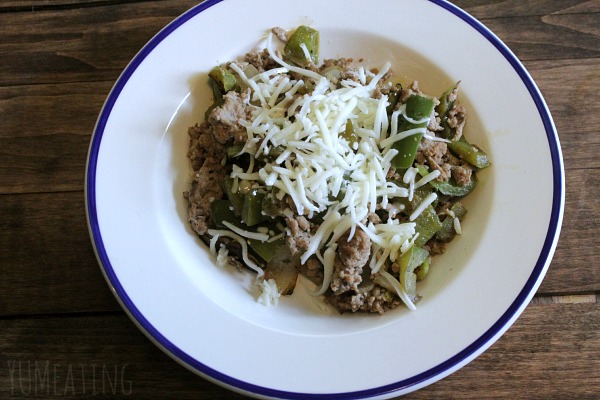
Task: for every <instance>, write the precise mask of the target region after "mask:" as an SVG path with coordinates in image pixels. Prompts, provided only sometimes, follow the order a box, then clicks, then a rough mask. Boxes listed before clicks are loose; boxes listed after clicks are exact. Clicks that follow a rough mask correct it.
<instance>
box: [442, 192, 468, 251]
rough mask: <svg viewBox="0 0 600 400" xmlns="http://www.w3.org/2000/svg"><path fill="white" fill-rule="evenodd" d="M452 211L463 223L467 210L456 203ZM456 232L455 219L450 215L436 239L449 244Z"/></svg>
mask: <svg viewBox="0 0 600 400" xmlns="http://www.w3.org/2000/svg"><path fill="white" fill-rule="evenodd" d="M450 210H451V211H452V212H453V213H454V216H455V217H456V218H458V220H459V221H462V220H463V218H464V217H465V215H466V214H467V209H466V208H465V207H464V206H463V205H462V204H460V203H458V202H457V203H455V204H454V205H453V206H452V208H450ZM455 235H456V231H455V230H454V218H452V217H451V216H450V215H448V216H447V217H446V218H445V219H444V221H443V222H442V227H441V228H440V230H439V231H438V232H437V233H436V234H435V238H436V239H437V240H439V241H441V242H446V243H447V242H449V241H451V240H452V239H454V236H455Z"/></svg>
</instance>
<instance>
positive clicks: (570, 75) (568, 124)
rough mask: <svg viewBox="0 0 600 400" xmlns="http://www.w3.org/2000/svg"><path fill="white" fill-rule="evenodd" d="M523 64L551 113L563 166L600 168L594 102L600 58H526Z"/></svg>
mask: <svg viewBox="0 0 600 400" xmlns="http://www.w3.org/2000/svg"><path fill="white" fill-rule="evenodd" d="M524 65H525V67H526V68H527V70H528V71H529V73H530V74H531V76H532V77H533V79H534V80H535V82H536V84H537V85H538V87H539V89H540V91H541V92H542V95H543V96H544V98H545V100H546V103H547V104H548V108H549V109H550V112H551V113H552V116H553V119H554V122H555V124H556V129H557V131H558V136H559V138H560V142H561V147H562V151H563V158H564V162H565V169H567V170H568V169H573V168H600V159H599V158H598V157H597V156H596V154H598V152H600V136H599V135H597V134H595V133H596V132H597V126H598V125H599V124H600V116H599V113H598V110H597V109H598V107H597V104H596V102H594V101H589V100H588V99H593V98H595V97H596V93H600V58H592V59H585V60H556V61H552V62H548V61H529V62H525V64H524Z"/></svg>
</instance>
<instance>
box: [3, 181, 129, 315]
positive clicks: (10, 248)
mask: <svg viewBox="0 0 600 400" xmlns="http://www.w3.org/2000/svg"><path fill="white" fill-rule="evenodd" d="M83 200H84V199H83V193H82V192H63V193H54V194H51V195H49V194H28V195H12V196H2V197H1V198H0V276H2V279H1V280H0V281H1V283H0V316H9V315H24V314H44V313H50V314H53V313H65V312H70V313H72V312H82V311H83V312H85V311H97V310H102V311H112V310H120V307H119V306H118V304H117V302H116V300H115V299H114V298H113V296H112V294H111V292H110V290H109V287H108V285H107V284H106V282H105V280H104V278H103V276H102V274H101V272H100V268H99V267H98V264H97V262H96V259H95V256H94V252H93V250H92V246H91V243H90V239H89V234H88V231H87V226H86V219H85V210H84V201H83Z"/></svg>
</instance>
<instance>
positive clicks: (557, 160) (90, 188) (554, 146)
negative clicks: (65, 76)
mask: <svg viewBox="0 0 600 400" xmlns="http://www.w3.org/2000/svg"><path fill="white" fill-rule="evenodd" d="M221 1H223V0H206V1H204V2H203V3H201V4H199V5H197V6H195V7H194V8H192V9H190V10H188V11H187V12H185V13H184V14H182V15H180V16H179V17H178V18H176V19H175V20H174V21H173V22H171V23H170V24H169V25H167V26H166V27H165V28H163V29H162V30H161V31H160V32H159V33H158V34H157V35H156V36H154V37H153V38H152V39H151V40H150V41H149V42H148V43H147V44H146V45H145V46H144V47H143V48H142V49H141V50H140V52H139V53H138V54H137V55H136V56H135V57H134V58H133V60H132V61H131V62H130V63H129V65H128V66H127V67H126V68H125V70H124V71H123V73H122V74H121V76H120V77H119V79H118V80H117V82H116V83H115V85H114V87H113V89H112V90H111V92H110V94H109V95H108V98H107V100H106V102H105V104H104V107H103V109H102V111H101V113H100V116H99V117H98V121H97V123H96V128H95V130H94V134H93V137H92V140H91V143H90V148H89V154H88V162H87V171H86V182H85V200H86V214H87V219H88V226H89V230H90V236H91V239H92V243H93V245H94V248H95V251H96V256H97V258H98V261H99V263H100V266H101V267H102V270H103V273H104V276H105V278H106V279H107V281H108V283H109V284H110V285H111V286H112V289H113V291H114V293H115V295H116V297H117V299H118V300H119V302H120V303H121V305H122V306H123V308H124V309H125V311H126V312H127V313H128V314H129V316H130V317H131V318H132V319H133V321H134V322H135V323H136V324H137V325H138V326H139V327H140V328H141V329H142V331H144V333H145V334H146V335H148V336H149V338H150V339H151V340H152V341H153V342H154V343H155V344H157V345H158V346H159V347H160V348H161V349H162V350H163V351H165V352H167V353H168V354H169V355H171V356H172V357H174V358H175V359H176V360H177V361H179V362H182V363H183V364H184V365H186V366H187V367H188V368H191V369H192V370H194V371H195V372H197V373H199V374H200V375H202V376H204V377H206V378H208V379H211V380H213V381H216V382H217V383H220V384H222V385H225V386H226V387H228V388H230V389H233V390H236V391H241V392H245V393H248V394H256V395H261V396H267V397H276V398H286V399H300V398H302V399H306V398H314V399H317V398H318V399H361V398H370V397H377V396H384V395H389V394H394V393H397V392H399V391H407V390H408V391H410V389H411V388H415V389H416V388H417V386H419V387H420V386H421V385H423V384H425V383H427V382H431V383H433V382H435V381H436V380H438V379H440V378H442V377H444V376H445V375H447V374H448V373H450V372H452V370H453V369H455V368H456V367H459V366H461V364H464V363H466V362H468V361H469V360H470V359H471V358H473V357H475V356H477V355H478V354H479V353H480V352H482V351H483V350H485V349H486V348H487V347H489V346H490V345H491V344H492V343H493V342H494V341H495V340H496V339H498V337H499V336H500V335H501V334H502V333H503V332H504V331H505V330H506V329H507V328H508V327H509V326H510V325H511V324H512V322H514V320H515V319H516V317H518V315H519V314H520V313H521V312H522V310H523V308H524V307H525V306H526V302H527V300H528V299H530V298H531V296H532V295H533V292H534V290H535V289H536V288H537V287H538V286H539V284H540V283H541V280H542V278H543V277H544V275H545V271H546V269H547V267H548V265H549V263H550V260H551V257H552V254H553V253H554V249H555V247H556V243H557V240H558V236H559V233H560V227H561V222H562V215H563V209H564V167H563V160H562V154H561V149H560V144H559V140H558V134H557V132H556V128H555V126H554V123H553V120H552V117H551V115H550V111H549V110H548V107H547V106H546V103H545V101H544V99H543V97H542V95H541V93H540V91H539V89H538V88H537V86H536V84H535V83H534V81H533V79H532V78H531V76H530V75H529V73H528V72H527V70H526V69H525V67H524V66H523V65H522V64H521V62H520V61H519V60H518V59H517V57H516V56H515V55H514V54H513V53H512V52H511V50H510V49H509V48H508V47H507V46H506V45H505V44H504V43H503V42H502V41H501V40H500V39H499V38H498V37H496V35H495V34H494V33H492V32H491V31H490V30H489V29H488V28H486V27H485V26H484V25H483V24H482V23H480V22H479V21H478V20H476V19H475V18H474V17H472V16H471V15H469V14H468V13H466V12H465V11H463V10H462V9H460V8H458V7H456V6H454V5H453V4H450V3H448V2H446V1H445V0H427V1H429V2H431V3H433V4H436V5H438V6H440V7H442V8H443V9H445V10H447V11H449V12H450V13H452V14H454V15H455V16H457V17H459V18H460V19H462V20H463V21H464V22H466V23H467V24H469V25H470V26H471V27H472V28H474V29H475V30H476V31H477V32H478V33H479V34H481V35H482V36H483V37H484V38H486V39H487V40H488V41H489V42H490V43H491V44H492V45H493V46H494V47H495V48H496V49H497V50H498V51H499V52H500V53H501V54H502V55H503V56H504V58H505V59H506V60H507V61H508V62H509V63H510V65H511V66H512V67H513V69H514V70H515V72H516V73H517V74H518V75H519V77H520V78H521V80H522V82H523V84H524V85H525V87H526V88H527V90H528V92H529V94H530V95H531V97H532V99H533V101H534V103H535V105H536V107H537V110H538V112H539V115H540V117H541V119H542V121H543V125H544V129H545V131H546V136H547V138H548V145H549V147H550V154H551V158H552V174H553V182H554V188H553V195H552V211H551V216H550V222H549V226H548V231H547V234H546V238H545V241H544V245H543V247H542V251H541V253H540V255H539V257H538V260H537V262H536V265H535V267H534V269H533V271H532V273H531V275H530V277H529V279H528V280H527V282H526V283H525V285H524V287H523V289H522V290H521V292H520V293H519V294H518V296H517V298H516V299H515V301H514V302H513V303H512V304H511V305H510V307H509V308H508V309H507V310H506V312H505V313H504V314H503V315H502V316H501V317H500V319H498V321H496V323H495V324H494V325H492V327H491V328H489V329H488V330H487V331H486V332H485V333H484V334H483V335H481V337H479V338H478V339H477V340H475V341H474V342H473V343H471V344H470V345H469V346H467V347H466V348H465V349H464V350H462V351H461V352H459V353H457V354H456V355H454V356H453V357H451V358H449V359H448V360H446V361H445V362H443V363H441V364H439V365H437V366H435V367H433V368H431V369H429V370H427V371H424V372H422V373H420V374H418V375H415V376H413V377H411V378H408V379H404V380H401V381H398V382H395V383H392V384H388V385H385V386H379V387H375V388H371V389H366V390H361V391H355V392H344V393H329V394H313V393H310V394H309V393H298V392H288V391H282V390H276V389H271V388H268V387H263V386H258V385H254V384H252V383H249V382H245V381H241V380H238V379H236V378H234V377H231V376H228V375H226V374H223V373H221V372H219V371H217V370H214V369H212V368H210V367H208V366H207V365H205V364H203V363H202V362H200V361H198V360H196V359H194V358H193V357H191V356H190V355H188V354H187V353H185V352H184V351H182V350H181V349H180V348H178V347H177V346H175V345H174V344H173V343H171V342H170V341H169V340H168V339H167V338H166V337H165V336H163V335H162V334H161V333H160V331H159V330H157V329H156V328H155V327H154V326H152V324H150V322H149V321H148V320H147V319H146V318H145V317H144V315H143V314H142V313H141V312H140V311H139V310H138V308H137V307H136V306H135V304H134V303H133V302H132V301H131V299H130V298H129V296H128V295H127V292H126V291H125V290H124V288H123V286H122V285H121V283H120V282H119V280H118V278H117V276H116V274H115V272H114V270H113V267H112V265H111V262H110V259H109V257H108V254H107V252H106V249H105V247H104V244H103V240H102V234H101V232H100V227H99V224H98V215H97V210H96V192H95V189H96V186H95V184H96V167H97V161H98V152H99V149H100V144H101V142H102V136H103V133H104V129H105V128H106V123H107V121H108V119H109V117H110V114H111V112H112V109H113V107H114V105H115V102H116V101H117V99H118V97H119V95H120V93H121V91H122V90H123V88H124V87H125V85H126V84H127V82H128V80H129V78H130V77H131V76H132V75H133V73H134V72H135V71H136V69H137V68H138V67H139V65H140V64H141V63H142V62H143V61H144V59H145V58H146V56H148V54H150V53H151V52H152V51H153V50H154V48H155V47H156V46H157V45H158V44H159V43H160V42H162V41H163V40H164V39H165V38H166V37H167V36H169V35H170V34H171V33H173V32H174V31H175V30H177V29H178V28H179V27H180V26H181V25H183V24H184V23H185V22H186V21H188V20H189V19H191V18H192V17H194V16H195V15H197V14H199V13H201V12H202V11H204V10H206V9H208V8H210V7H212V6H214V5H216V4H218V3H220V2H221Z"/></svg>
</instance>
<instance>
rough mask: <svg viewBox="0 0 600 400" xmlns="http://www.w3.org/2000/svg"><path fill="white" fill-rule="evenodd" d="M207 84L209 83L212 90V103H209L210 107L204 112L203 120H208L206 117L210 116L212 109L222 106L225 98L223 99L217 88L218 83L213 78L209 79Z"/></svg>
mask: <svg viewBox="0 0 600 400" xmlns="http://www.w3.org/2000/svg"><path fill="white" fill-rule="evenodd" d="M208 84H209V85H210V87H211V89H212V92H213V103H212V104H211V106H210V107H208V109H207V110H206V112H205V113H204V119H205V120H208V117H209V116H210V113H211V112H212V110H214V109H215V108H217V107H220V106H222V105H223V103H225V100H223V92H222V91H221V89H220V88H219V85H218V84H217V82H215V81H214V80H213V79H209V80H208Z"/></svg>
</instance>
